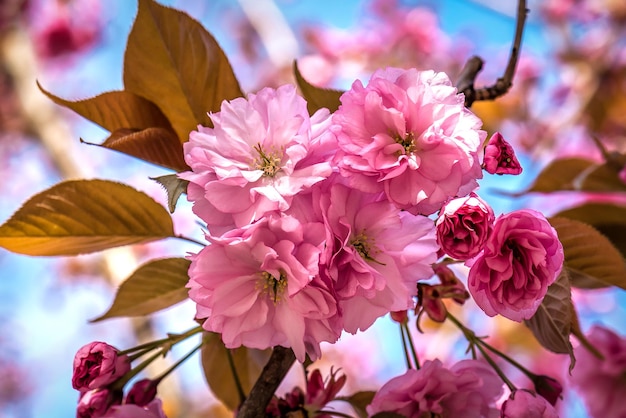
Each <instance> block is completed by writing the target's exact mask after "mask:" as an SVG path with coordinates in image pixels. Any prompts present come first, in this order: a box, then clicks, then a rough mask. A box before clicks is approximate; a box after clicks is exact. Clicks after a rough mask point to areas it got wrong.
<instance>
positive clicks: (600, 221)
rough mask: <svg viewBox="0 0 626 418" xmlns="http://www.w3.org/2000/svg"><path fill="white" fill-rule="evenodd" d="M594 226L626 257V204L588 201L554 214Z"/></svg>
mask: <svg viewBox="0 0 626 418" xmlns="http://www.w3.org/2000/svg"><path fill="white" fill-rule="evenodd" d="M554 216H555V217H559V218H568V219H574V220H577V221H580V222H583V223H585V224H588V225H591V226H593V227H594V228H595V229H597V230H598V231H599V232H600V233H601V234H602V235H604V236H605V237H606V238H608V239H609V241H611V243H612V244H613V245H614V246H615V248H617V249H618V250H619V251H620V253H621V254H622V257H626V206H621V205H617V204H611V203H587V204H585V205H581V206H578V207H575V208H572V209H567V210H564V211H561V212H559V213H557V214H555V215H554Z"/></svg>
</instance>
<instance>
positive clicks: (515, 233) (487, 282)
mask: <svg viewBox="0 0 626 418" xmlns="http://www.w3.org/2000/svg"><path fill="white" fill-rule="evenodd" d="M468 264H472V265H471V268H470V271H469V275H468V279H467V281H468V288H469V291H470V293H471V295H472V297H473V298H474V300H475V301H476V303H477V304H478V306H479V307H480V308H481V309H482V310H483V311H484V312H485V313H486V314H487V315H489V316H494V315H496V314H500V315H502V316H505V317H507V318H509V319H512V320H513V321H518V322H520V321H522V320H523V319H529V318H530V317H532V316H533V315H534V314H535V312H536V311H537V308H538V307H539V305H540V304H541V301H542V300H543V298H544V296H545V295H546V292H547V289H548V286H550V285H551V284H552V283H553V282H554V281H555V280H556V278H557V277H558V275H559V273H560V272H561V268H562V267H563V246H562V245H561V242H560V241H559V239H558V236H557V234H556V231H555V230H554V228H552V226H551V225H550V223H548V221H547V220H546V218H545V217H544V216H543V215H542V214H541V213H539V212H536V211H533V210H517V211H514V212H511V213H508V214H506V215H501V216H500V217H498V219H496V222H495V225H494V228H493V232H492V233H491V237H490V238H489V240H487V243H486V244H485V247H484V249H483V252H482V253H480V254H479V255H478V256H477V257H476V258H475V259H474V260H472V262H471V263H468Z"/></svg>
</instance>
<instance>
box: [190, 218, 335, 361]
mask: <svg viewBox="0 0 626 418" xmlns="http://www.w3.org/2000/svg"><path fill="white" fill-rule="evenodd" d="M324 236H325V233H324V227H323V225H322V224H321V223H312V222H311V223H301V222H300V221H298V220H297V219H296V218H294V217H291V216H286V215H282V216H273V217H270V218H263V219H261V220H259V221H258V222H256V223H254V224H251V225H248V226H246V227H245V228H241V229H236V230H233V231H230V232H228V233H227V234H224V235H223V236H222V237H220V238H215V237H210V236H208V237H207V238H208V239H209V241H210V245H208V246H207V247H205V248H204V249H202V250H201V251H200V252H199V253H198V254H194V255H191V256H190V258H191V260H192V263H191V266H190V269H189V276H190V281H189V284H188V287H189V288H190V291H189V297H190V298H191V299H192V300H193V301H195V302H196V304H197V317H198V318H207V319H206V320H205V321H204V324H203V327H204V328H205V329H206V330H208V331H214V332H219V333H221V335H222V340H223V341H224V344H225V345H226V347H228V348H235V347H239V346H241V345H245V346H246V347H252V348H260V349H264V348H268V347H273V346H276V345H281V346H283V347H291V348H292V349H293V351H294V353H295V354H296V357H297V359H298V360H299V361H304V359H305V356H306V354H307V353H308V354H309V356H310V357H311V358H312V359H316V358H318V357H319V356H320V348H319V343H320V342H321V341H329V342H334V341H336V340H337V338H338V337H339V333H340V327H339V326H337V325H336V321H337V313H338V311H337V302H336V301H335V299H334V297H333V294H332V290H331V289H330V288H329V286H328V285H327V284H326V283H325V282H324V281H323V280H322V279H321V277H320V276H319V275H318V270H319V268H318V265H319V256H320V253H321V250H322V247H323V241H324Z"/></svg>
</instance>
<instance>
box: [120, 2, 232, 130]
mask: <svg viewBox="0 0 626 418" xmlns="http://www.w3.org/2000/svg"><path fill="white" fill-rule="evenodd" d="M124 86H125V88H126V90H128V91H131V92H133V93H135V94H137V95H139V96H142V97H145V98H146V99H148V100H150V101H151V102H153V103H155V104H156V105H157V106H158V107H159V108H160V109H161V111H162V112H163V113H164V114H165V116H167V118H168V120H169V121H170V123H171V124H172V127H173V128H174V130H175V131H176V133H177V135H178V138H179V140H180V141H181V142H185V141H187V139H188V138H189V132H190V131H192V130H195V129H197V125H198V124H202V125H205V126H212V123H211V120H210V119H209V117H208V115H207V112H216V111H219V109H220V106H221V103H222V101H223V100H232V99H234V98H236V97H241V96H243V93H242V92H241V88H240V87H239V82H238V81H237V79H236V77H235V75H234V73H233V70H232V68H231V66H230V63H229V62H228V59H227V58H226V55H224V52H223V51H222V49H221V48H220V47H219V45H218V44H217V42H216V41H215V39H214V38H213V37H212V36H211V35H210V34H209V33H208V32H207V31H206V30H205V29H204V28H203V27H202V25H201V24H200V23H199V22H198V21H196V20H194V19H192V18H191V17H189V16H188V15H187V14H185V13H183V12H181V11H178V10H174V9H172V8H169V7H164V6H161V5H159V4H158V3H156V2H155V1H153V0H139V10H138V13H137V18H136V19H135V22H134V24H133V27H132V29H131V32H130V34H129V36H128V43H127V45H126V52H125V55H124Z"/></svg>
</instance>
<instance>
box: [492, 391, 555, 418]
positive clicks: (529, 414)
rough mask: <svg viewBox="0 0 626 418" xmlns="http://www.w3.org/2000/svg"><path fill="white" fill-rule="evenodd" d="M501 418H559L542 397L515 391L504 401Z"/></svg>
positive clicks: (528, 392)
mask: <svg viewBox="0 0 626 418" xmlns="http://www.w3.org/2000/svg"><path fill="white" fill-rule="evenodd" d="M500 417H501V418H559V414H558V412H557V411H556V409H554V407H553V406H552V405H550V403H549V402H548V401H547V400H545V399H544V398H543V397H541V396H539V395H536V394H534V393H532V392H530V391H527V390H516V391H515V392H513V393H511V396H509V398H508V399H507V400H506V401H504V403H503V404H502V409H501V411H500Z"/></svg>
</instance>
